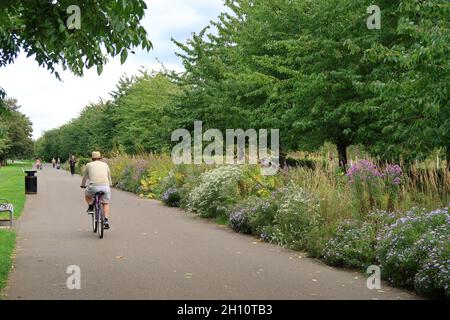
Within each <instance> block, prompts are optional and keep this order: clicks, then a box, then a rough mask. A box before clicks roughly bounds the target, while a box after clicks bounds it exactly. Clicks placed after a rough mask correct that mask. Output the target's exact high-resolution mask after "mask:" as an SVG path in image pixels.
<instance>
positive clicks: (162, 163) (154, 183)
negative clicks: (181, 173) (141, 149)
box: [139, 155, 173, 199]
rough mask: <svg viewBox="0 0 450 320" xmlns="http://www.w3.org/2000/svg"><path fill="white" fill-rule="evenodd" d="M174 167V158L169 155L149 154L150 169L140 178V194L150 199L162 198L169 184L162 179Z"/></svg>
mask: <svg viewBox="0 0 450 320" xmlns="http://www.w3.org/2000/svg"><path fill="white" fill-rule="evenodd" d="M172 169H173V164H172V159H171V158H170V156H167V155H149V156H148V169H147V170H146V171H145V173H144V174H143V175H142V179H140V181H139V182H140V192H141V193H140V195H141V196H142V197H146V198H149V199H161V196H162V194H163V193H164V191H166V190H167V185H165V184H163V183H162V181H163V179H164V178H166V177H167V176H168V175H169V173H170V171H171V170H172Z"/></svg>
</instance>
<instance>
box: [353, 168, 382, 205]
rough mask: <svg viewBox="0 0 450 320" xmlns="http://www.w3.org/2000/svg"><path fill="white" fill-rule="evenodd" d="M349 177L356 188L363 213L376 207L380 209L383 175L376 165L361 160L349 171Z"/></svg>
mask: <svg viewBox="0 0 450 320" xmlns="http://www.w3.org/2000/svg"><path fill="white" fill-rule="evenodd" d="M347 177H348V179H349V183H350V185H352V186H353V188H354V192H355V195H356V197H357V199H358V202H359V207H360V210H361V211H362V212H367V211H369V210H370V209H372V208H374V207H375V205H378V207H379V200H380V196H381V195H380V193H381V191H382V182H383V180H382V178H383V175H382V174H381V173H380V171H379V170H378V168H377V166H376V165H375V164H373V163H372V162H370V161H368V160H360V161H358V162H357V163H356V164H354V165H352V166H351V167H350V168H349V169H348V171H347Z"/></svg>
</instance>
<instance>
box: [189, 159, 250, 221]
mask: <svg viewBox="0 0 450 320" xmlns="http://www.w3.org/2000/svg"><path fill="white" fill-rule="evenodd" d="M241 177H242V168H241V167H238V166H220V167H218V168H216V169H213V170H211V171H207V172H204V173H203V174H202V175H201V176H200V182H199V183H198V185H197V186H196V187H195V188H194V189H193V190H192V191H191V192H190V193H189V195H188V200H187V201H188V203H187V208H188V209H189V210H190V211H192V212H195V213H198V214H200V215H201V216H204V217H218V216H224V215H225V214H226V212H227V209H228V208H229V207H231V206H232V205H233V204H235V203H237V201H238V199H239V198H240V196H239V187H238V183H239V180H240V179H241Z"/></svg>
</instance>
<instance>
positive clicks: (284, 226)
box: [272, 183, 321, 249]
mask: <svg viewBox="0 0 450 320" xmlns="http://www.w3.org/2000/svg"><path fill="white" fill-rule="evenodd" d="M279 195H280V197H279V199H278V201H279V202H278V204H277V207H278V210H277V212H276V214H275V219H274V223H275V229H274V230H275V232H274V233H273V234H272V239H273V240H274V241H275V242H276V243H278V244H280V245H282V246H287V247H290V248H293V249H304V248H306V247H307V243H308V233H309V232H310V231H312V230H313V229H314V228H317V227H318V226H319V225H320V223H321V217H320V215H319V214H318V207H319V204H318V202H317V199H315V198H314V197H313V196H312V195H310V194H308V193H307V192H305V191H304V190H303V189H302V188H300V187H298V186H297V185H295V184H293V183H290V184H289V185H288V186H287V187H284V188H282V189H280V191H279Z"/></svg>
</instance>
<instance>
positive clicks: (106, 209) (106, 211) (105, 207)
mask: <svg viewBox="0 0 450 320" xmlns="http://www.w3.org/2000/svg"><path fill="white" fill-rule="evenodd" d="M103 212H104V213H105V218H106V219H109V203H103Z"/></svg>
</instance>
